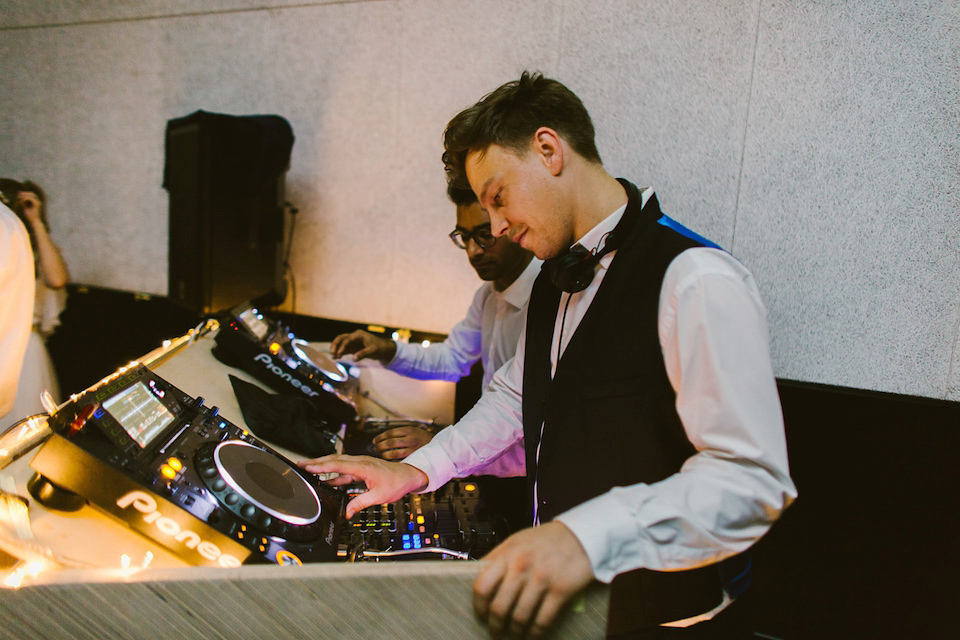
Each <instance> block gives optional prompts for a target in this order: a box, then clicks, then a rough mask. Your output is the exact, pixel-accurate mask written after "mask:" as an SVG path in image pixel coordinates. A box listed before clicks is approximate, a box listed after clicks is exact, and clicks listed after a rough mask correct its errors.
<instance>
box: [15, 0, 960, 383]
mask: <svg viewBox="0 0 960 640" xmlns="http://www.w3.org/2000/svg"><path fill="white" fill-rule="evenodd" d="M11 5H14V6H11ZM958 7H960V3H957V2H956V1H955V0H951V1H949V2H934V1H930V0H926V1H923V0H921V1H915V2H909V3H908V2H899V1H894V0H888V1H883V0H873V1H867V0H859V1H844V0H822V1H812V0H785V1H780V2H773V1H771V0H749V1H747V2H743V1H742V0H741V1H738V2H733V1H729V0H727V1H722V2H709V3H707V2H697V1H694V0H686V1H684V0H667V1H663V0H661V1H659V2H652V1H647V0H524V1H516V2H512V1H508V0H471V1H466V0H356V1H353V2H344V1H340V2H302V1H300V2H297V1H287V2H284V1H283V0H207V1H205V2H187V1H186V0H151V1H141V2H137V3H128V2H120V1H119V0H100V1H98V2H91V1H89V0H85V1H84V2H69V3H67V2H53V1H50V0H34V1H33V2H30V3H5V4H4V5H3V7H2V8H0V69H2V73H0V100H2V107H0V119H2V127H0V145H2V149H3V153H2V155H0V174H2V175H9V176H13V177H32V178H34V179H36V180H38V181H39V182H41V183H42V184H43V185H44V186H45V187H46V188H47V189H48V191H49V195H50V198H51V208H50V213H51V216H52V218H53V221H52V224H53V226H54V231H53V233H54V237H55V239H56V240H57V241H58V242H59V243H60V244H61V245H62V247H63V249H64V252H65V254H66V257H67V259H68V261H69V263H70V266H71V268H72V271H73V276H74V279H75V280H76V281H78V282H83V283H88V284H93V285H100V286H107V287H115V288H119V289H128V290H137V291H145V292H150V293H159V294H164V293H166V290H167V283H166V264H167V247H166V235H167V223H166V217H167V198H166V192H165V191H164V190H163V189H162V188H161V179H162V175H161V173H162V168H163V162H164V157H163V154H164V127H165V125H166V121H167V120H168V119H171V118H176V117H180V116H183V115H187V114H189V113H192V112H193V111H195V110H197V109H204V110H207V111H215V112H222V113H233V114H252V113H276V114H279V115H282V116H284V117H286V118H287V119H288V120H289V121H290V122H291V124H292V126H293V128H294V132H295V134H296V136H297V140H296V144H295V146H294V153H293V158H292V164H291V169H290V172H289V174H288V198H289V199H290V200H291V201H292V202H294V203H295V204H296V205H297V206H298V207H299V209H300V214H299V216H298V220H297V227H296V229H297V233H296V237H295V240H294V243H293V247H292V263H293V267H294V271H295V275H296V281H297V311H300V312H304V313H308V314H313V315H319V316H327V317H333V318H342V319H349V320H360V321H375V322H382V323H388V324H398V325H404V326H410V327H413V328H418V329H427V330H436V331H446V330H447V329H449V327H450V326H451V325H452V324H453V323H454V322H456V321H457V320H459V319H460V317H461V315H462V313H463V311H464V310H465V308H466V306H467V304H468V302H469V299H470V296H471V294H472V291H473V289H474V287H475V286H476V284H477V281H476V277H475V275H474V274H473V272H472V270H471V269H470V267H469V266H468V265H467V264H466V261H465V260H464V257H463V255H462V253H461V252H459V251H457V250H456V249H455V248H453V246H452V245H451V244H450V242H449V240H447V238H446V237H445V235H446V232H447V231H448V230H449V229H450V228H452V226H453V221H454V217H453V210H452V207H451V205H450V204H449V203H448V202H447V201H446V199H445V196H444V193H443V185H444V183H443V174H442V171H441V168H440V165H439V161H438V158H439V154H440V150H441V145H440V134H441V132H442V129H443V126H444V125H445V124H446V122H447V120H448V119H449V118H450V117H451V116H452V115H453V114H455V113H456V112H457V111H458V110H459V109H461V108H462V107H465V106H467V105H469V104H471V103H472V102H474V101H475V100H476V99H477V98H479V97H480V96H481V95H482V94H484V93H486V92H487V91H489V90H491V89H493V88H494V87H496V86H497V85H499V84H500V83H502V82H504V81H507V80H511V79H514V78H515V77H517V76H518V75H519V72H520V71H521V70H523V69H525V68H528V69H538V70H541V71H543V72H544V73H546V74H547V75H551V76H553V77H557V78H558V79H560V80H562V81H563V82H565V83H566V84H568V85H569V86H570V87H571V88H572V89H573V90H574V91H576V92H577V93H578V94H579V95H580V96H581V97H582V98H583V100H584V102H585V103H586V104H587V106H588V108H589V109H590V110H591V113H592V114H593V116H594V119H595V122H596V124H597V129H598V132H599V141H598V143H599V147H600V151H601V154H602V155H603V158H604V163H605V164H606V166H607V167H608V169H609V170H610V171H611V172H612V173H614V174H616V175H622V176H625V177H629V178H632V179H633V180H634V181H636V182H638V183H641V184H644V185H652V186H654V187H655V188H656V189H657V191H658V194H659V195H660V199H661V202H662V204H663V206H664V208H665V210H666V211H667V212H668V213H669V214H670V215H672V216H673V217H675V218H677V219H678V220H680V221H681V222H683V223H684V224H686V225H688V226H691V227H693V228H694V229H696V230H698V231H700V232H701V233H703V234H704V235H707V236H709V237H711V238H712V239H714V240H716V241H718V242H720V243H721V244H723V245H724V246H726V247H727V248H729V249H731V250H732V251H733V252H734V253H735V254H736V255H737V256H739V257H740V258H741V259H742V260H743V261H744V262H745V263H746V264H747V265H748V266H749V267H750V268H751V269H753V271H754V272H755V274H756V275H757V278H758V280H759V281H760V283H761V286H762V288H763V291H764V295H765V298H766V301H767V304H768V308H769V311H770V320H771V333H772V345H773V354H774V359H775V366H776V371H777V374H778V375H779V376H781V377H786V378H793V379H799V380H807V381H813V382H822V383H827V384H838V385H844V386H851V387H858V388H864V389H877V390H883V391H891V392H898V393H907V394H914V395H923V396H930V397H938V398H949V399H953V400H960V361H958V360H960V355H958V354H957V351H958V348H957V347H958V343H960V253H958V242H960V221H958V215H957V214H958V210H960V207H958V205H960V194H958V190H957V188H956V186H955V185H956V184H957V183H958V178H960V160H958V158H960V118H958V115H960V95H958V86H960V83H958V80H960V63H958V60H960V30H958V28H960V8H958Z"/></svg>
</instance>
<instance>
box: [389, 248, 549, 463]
mask: <svg viewBox="0 0 960 640" xmlns="http://www.w3.org/2000/svg"><path fill="white" fill-rule="evenodd" d="M542 264H543V261H542V260H538V259H537V258H533V259H531V260H530V264H528V265H527V267H526V269H524V270H523V272H522V273H521V274H520V275H519V277H517V279H516V280H514V281H513V282H512V283H511V284H510V286H509V287H507V288H506V289H504V290H503V291H497V290H496V289H494V287H493V283H492V282H485V283H483V285H481V286H480V288H479V289H477V292H476V293H475V294H474V296H473V303H472V304H471V305H470V308H469V309H468V310H467V317H466V318H464V319H463V320H461V321H460V322H458V323H457V324H456V325H454V327H453V329H451V330H450V334H449V335H448V336H447V339H446V340H444V341H443V342H441V343H439V344H431V345H430V346H429V347H423V346H421V345H419V344H408V343H404V342H398V343H397V353H396V355H395V356H394V357H393V359H392V360H391V361H390V362H389V363H388V364H387V365H386V367H387V368H388V369H390V370H391V371H395V372H397V373H400V374H403V375H405V376H409V377H411V378H417V379H419V380H435V379H440V380H459V379H460V378H461V377H463V376H465V375H467V374H468V373H470V367H472V366H473V364H474V363H475V362H476V361H477V360H478V359H480V360H481V361H482V362H483V381H482V387H481V388H483V389H486V388H487V385H488V384H489V383H490V380H491V379H492V378H493V374H495V373H496V372H497V370H498V369H499V368H500V367H502V366H503V365H504V364H505V363H506V362H508V361H510V359H511V358H513V355H514V353H516V351H517V342H518V341H519V339H520V333H521V331H522V330H523V326H524V324H525V322H526V318H527V303H528V302H529V301H530V291H531V290H532V289H533V283H534V281H536V279H537V275H539V273H540V267H541V265H542ZM526 468H527V461H526V454H525V452H524V449H523V443H522V442H517V443H515V444H513V445H512V446H510V447H508V448H506V449H504V450H503V451H502V452H499V453H498V454H497V455H495V456H492V457H491V458H490V459H489V460H488V461H487V462H486V463H485V464H483V465H480V466H478V467H476V468H475V469H474V471H473V474H472V475H492V476H499V477H503V478H507V477H515V476H522V475H524V474H525V473H526Z"/></svg>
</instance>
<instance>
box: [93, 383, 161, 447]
mask: <svg viewBox="0 0 960 640" xmlns="http://www.w3.org/2000/svg"><path fill="white" fill-rule="evenodd" d="M103 408H104V409H106V410H107V412H108V413H109V414H110V415H111V416H113V419H114V420H116V421H117V422H118V423H120V426H121V427H123V429H124V431H126V432H127V433H128V434H129V435H130V437H131V438H133V439H134V441H135V442H136V443H137V444H139V445H140V447H141V448H143V447H146V446H147V445H148V444H150V442H151V441H152V440H153V439H154V438H156V437H157V435H158V434H160V432H162V431H163V430H164V428H166V426H167V425H169V424H170V423H171V422H173V418H174V415H173V414H172V413H170V410H169V409H167V408H166V407H165V406H164V405H163V403H162V402H160V401H159V400H157V398H156V397H155V396H154V395H153V394H152V393H150V390H149V389H148V388H147V387H146V386H145V385H144V384H143V383H142V382H138V383H136V384H135V385H133V386H132V387H129V388H127V389H124V390H123V391H121V392H120V393H118V394H117V395H115V396H113V397H112V398H110V399H109V400H105V401H104V402H103Z"/></svg>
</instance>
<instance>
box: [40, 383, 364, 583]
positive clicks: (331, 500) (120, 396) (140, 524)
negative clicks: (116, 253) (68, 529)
mask: <svg viewBox="0 0 960 640" xmlns="http://www.w3.org/2000/svg"><path fill="white" fill-rule="evenodd" d="M218 414H219V412H218V409H217V408H216V407H205V406H204V400H203V398H192V397H191V396H188V395H187V394H185V393H183V392H182V391H180V390H179V389H177V388H176V387H174V386H173V385H171V384H169V383H168V382H166V381H165V380H163V379H162V378H160V377H159V376H158V375H156V374H155V373H153V372H151V371H150V370H148V369H147V368H146V367H144V366H142V365H135V366H134V367H133V368H132V369H129V370H124V369H121V370H120V371H118V372H117V373H115V374H113V375H112V376H110V377H108V378H105V379H104V380H102V381H101V382H100V383H98V384H97V385H95V386H93V387H91V388H90V389H87V390H86V391H84V392H83V393H81V394H80V395H79V396H74V397H73V398H72V399H71V401H70V402H69V403H67V404H66V405H65V406H64V407H62V408H61V409H60V411H58V412H57V413H56V414H55V415H53V416H52V417H51V418H50V419H49V421H48V422H49V426H50V428H51V430H52V432H53V433H52V434H51V436H50V437H49V439H48V440H47V441H46V443H45V444H44V445H43V447H42V448H41V449H40V450H39V451H38V452H37V454H36V456H35V457H34V458H33V460H32V461H31V463H30V466H31V467H32V468H33V469H34V470H35V471H36V473H37V475H36V476H35V477H34V479H33V480H32V481H31V485H30V488H31V493H32V494H33V496H34V497H35V498H36V499H37V500H38V501H40V502H41V503H44V504H48V506H52V507H53V508H56V507H57V506H58V504H63V501H62V500H58V499H57V498H56V496H57V495H62V494H64V493H66V494H67V495H70V494H75V495H78V496H80V497H81V498H84V499H86V500H87V501H89V502H90V503H91V504H92V505H93V506H95V507H97V508H99V509H100V510H102V511H104V512H105V513H107V514H108V515H110V516H113V517H114V518H116V519H118V520H120V521H121V522H122V523H124V524H126V525H127V526H129V527H131V528H132V529H134V530H136V531H138V532H139V533H141V534H143V535H145V536H147V537H148V538H151V539H153V540H154V541H156V542H158V543H159V544H161V545H163V546H164V547H167V548H168V549H170V550H171V551H173V552H174V553H176V554H177V555H179V556H180V557H182V558H183V559H184V560H185V561H187V562H189V563H191V564H195V565H212V566H220V567H235V566H239V565H241V564H251V563H276V564H282V565H283V564H301V563H304V562H323V561H331V560H335V559H336V557H337V548H338V545H339V541H340V528H341V523H342V522H343V511H344V507H345V504H346V498H347V496H346V494H345V493H344V492H342V491H340V490H337V489H334V488H332V487H330V486H328V485H326V484H324V483H322V482H320V481H319V480H318V479H317V478H316V476H314V475H312V474H309V473H307V472H305V471H303V470H301V469H298V468H297V467H296V466H295V465H294V464H292V463H291V462H290V461H288V460H287V459H286V458H284V457H283V456H281V455H280V454H279V453H277V452H275V451H274V450H272V449H271V448H270V447H269V446H267V445H266V444H265V443H263V442H261V441H260V440H258V439H257V438H256V437H254V436H253V435H251V434H250V433H248V432H247V431H245V430H243V429H241V428H239V427H237V426H236V425H234V424H233V423H231V422H229V421H227V420H225V419H223V418H222V417H221V416H219V415H218Z"/></svg>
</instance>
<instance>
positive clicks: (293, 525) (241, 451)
mask: <svg viewBox="0 0 960 640" xmlns="http://www.w3.org/2000/svg"><path fill="white" fill-rule="evenodd" d="M196 462H197V471H198V472H199V474H200V477H201V478H202V479H203V482H204V484H206V485H207V488H208V489H210V491H211V492H212V493H213V494H214V495H215V496H216V497H217V500H218V501H219V502H220V504H221V506H223V507H224V508H225V509H227V510H229V511H231V512H232V513H234V514H235V515H236V516H237V517H239V518H240V519H241V520H243V521H245V522H247V523H248V524H250V525H253V526H254V527H256V528H258V529H260V530H262V531H265V532H266V533H268V534H271V535H276V536H280V537H284V538H289V539H309V538H311V537H313V536H311V533H313V529H314V527H313V526H312V525H314V524H316V523H317V522H318V519H319V518H320V511H321V506H320V498H319V497H318V496H317V492H316V491H315V490H314V488H313V487H312V486H310V484H308V483H307V481H306V479H305V478H304V477H303V476H301V475H300V473H299V472H298V471H297V470H296V469H294V468H293V467H292V466H290V464H289V463H288V462H286V461H285V460H283V459H282V458H280V457H278V456H276V455H274V454H272V453H270V452H268V451H265V450H263V449H261V448H259V447H255V446H253V445H251V444H249V443H247V442H244V441H242V440H226V441H224V442H220V443H217V444H216V445H208V446H204V447H201V448H200V450H199V451H198V452H197V456H196Z"/></svg>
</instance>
